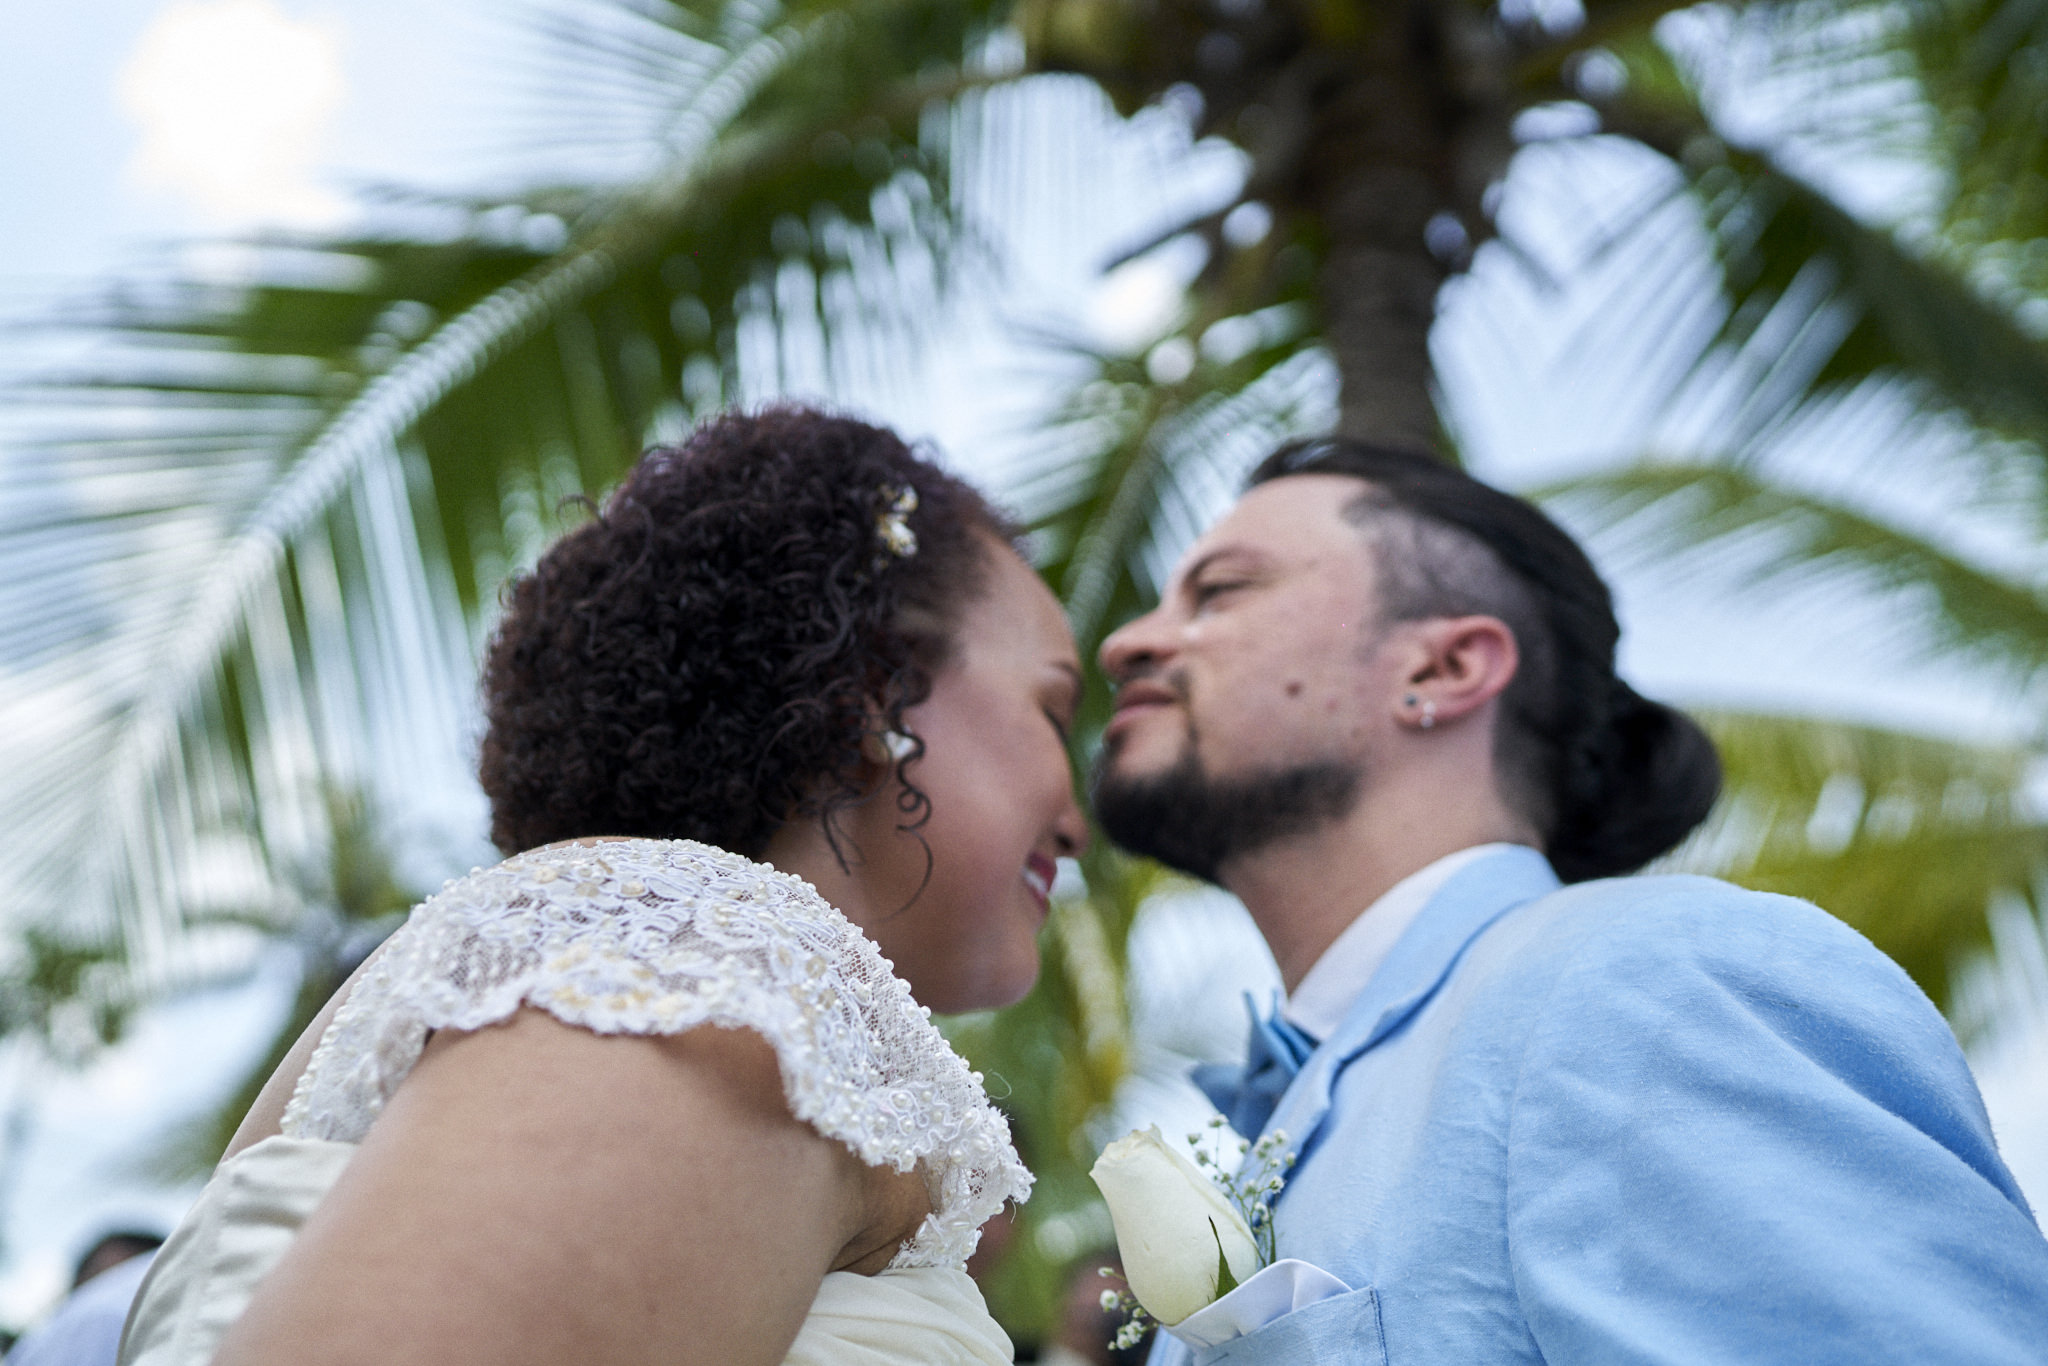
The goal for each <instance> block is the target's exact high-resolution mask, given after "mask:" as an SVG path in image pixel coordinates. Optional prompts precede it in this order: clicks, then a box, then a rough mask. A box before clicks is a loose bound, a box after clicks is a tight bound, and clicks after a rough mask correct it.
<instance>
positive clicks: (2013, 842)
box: [1673, 711, 2048, 1005]
mask: <svg viewBox="0 0 2048 1366" xmlns="http://www.w3.org/2000/svg"><path fill="white" fill-rule="evenodd" d="M1697 715H1698V716H1699V719H1700V720H1701V721H1702V722H1703V723H1704V724H1705V725H1706V727H1707V729H1708V731H1709V733H1710V734H1712V735H1713V737H1714V741H1715V744H1716V746H1717V747H1718V748H1719V749H1720V751H1721V757H1722V762H1723V764H1724V766H1725V768H1726V772H1727V782H1726V793H1725V796H1724V797H1723V799H1722V802H1721V804H1720V806H1719V807H1718V808H1717V809H1716V811H1715V814H1714V815H1713V816H1712V817H1711V818H1710V820H1709V822H1708V824H1707V826H1706V827H1704V828H1703V829H1702V830H1701V832H1700V833H1699V834H1697V835H1696V836H1695V837H1694V838H1693V839H1692V840H1691V841H1689V842H1688V843H1687V844H1686V845H1685V846H1684V847H1683V848H1681V849H1680V850H1679V851H1678V853H1677V854H1676V855H1674V856H1673V860H1674V862H1675V863H1676V864H1677V865H1678V866H1681V867H1690V868H1695V869H1698V870H1700V871H1704V872H1711V873H1714V874H1717V875H1719V876H1722V877H1726V878H1729V879H1730V880H1732V881H1734V882H1738V883H1741V884H1742V885H1744V886H1748V887H1754V888H1756V889H1758V890H1760V891H1769V892H1780V893H1784V894H1786V895H1791V896H1798V897H1803V898H1805V899H1807V900H1809V901H1812V902H1815V903H1816V904H1818V905H1820V906H1821V907H1823V908H1825V909H1826V910H1829V911H1832V912H1833V913H1834V914H1836V915H1838V916H1840V917H1841V918H1842V919H1843V920H1845V921H1847V922H1848V923H1849V924H1850V925H1852V926H1854V927H1855V928H1856V929H1858V930H1860V931H1861V932H1862V933H1863V934H1865V935H1866V936H1868V937H1869V938H1870V940H1871V941H1872V942H1873V943H1875V944H1876V945H1877V946H1878V947H1879V948H1880V949H1883V950H1884V951H1885V953H1887V954H1889V955H1890V956H1891V957H1892V958H1893V959H1894V960H1895V961H1896V962H1897V963H1898V964H1899V965H1900V966H1901V967H1903V968H1905V969H1906V971H1907V972H1908V973H1909V974H1911V975H1912V977H1913V979H1914V980H1915V981H1917V982H1918V983H1919V984H1920V986H1921V988H1922V989H1923V990H1925V991H1926V992H1927V994H1928V995H1929V996H1931V997H1933V998H1934V1000H1935V1001H1936V1002H1937V1003H1940V1004H1943V1005H1946V1004H1947V1003H1948V1002H1949V1001H1950V1000H1951V996H1952V991H1953V986H1954V982H1955V980H1956V978H1957V975H1958V974H1959V973H1961V972H1962V971H1963V970H1965V969H1966V968H1967V967H1968V966H1969V964H1970V963H1971V961H1972V960H1973V958H1974V957H1976V956H1978V955H1981V953H1982V952H1983V951H1984V950H1985V949H1986V948H1988V947H1989V945H1990V928H1989V921H1988V918H1987V917H1988V915H1989V913H1990V912H1991V909H1992V907H1993V905H1994V903H1995V902H1996V901H1997V900H1999V899H2000V898H2008V899H2017V900H2019V901H2022V902H2024V903H2026V904H2029V905H2033V904H2035V901H2036V896H2037V893H2036V890H2035V889H2036V888H2037V887H2038V886H2039V885H2040V882H2041V878H2042V876H2043V874H2044V871H2048V823H2043V821H2042V820H2041V819H2040V817H2039V815H2038V814H2037V813H2035V811H2034V810H2033V809H2032V806H2031V803H2030V802H2029V800H2028V796H2027V791H2026V786H2027V779H2028V775H2029V772H2030V770H2031V769H2032V767H2033V766H2034V765H2036V764H2038V763H2039V761H2040V757H2041V756H2040V754H2039V753H2038V752H2037V751H2034V750H2032V749H2029V748H2025V747H2014V746H2006V747H2000V746H1985V745H1969V744H1959V743H1956V742H1954V741H1949V740H1943V739H1937V738H1934V737H1928V736H1919V735H1909V734H1903V733H1900V732H1897V731H1889V730H1883V729H1880V728H1876V727H1870V726H1856V725H1849V724H1845V723H1842V722H1837V721H1824V720H1819V719H1815V718H1809V717H1793V716H1778V715H1768V714H1759V713H1739V712H1716V711H1705V712H1701V713H1697Z"/></svg>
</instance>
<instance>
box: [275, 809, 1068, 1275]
mask: <svg viewBox="0 0 2048 1366" xmlns="http://www.w3.org/2000/svg"><path fill="white" fill-rule="evenodd" d="M522 1005H528V1006H535V1007H538V1008H540V1009H542V1010H545V1011H547V1012H548V1013H550V1014H551V1015H553V1016H555V1017H556V1018H557V1019H559V1020H562V1021H564V1022H566V1023H568V1024H573V1025H580V1026H582V1027H583V1028H586V1029H591V1030H595V1031H596V1032H598V1033H600V1034H674V1033H680V1032H682V1031H683V1030H686V1029H691V1028H694V1027H695V1026H697V1025H702V1024H715V1025H721V1026H725V1027H728V1028H735V1027H736V1028H744V1029H751V1030H753V1031H754V1032H756V1033H758V1034H760V1035H761V1036H762V1037H763V1038H765V1039H766V1040H767V1041H768V1042H769V1043H770V1044H771V1045H773V1047H774V1049H775V1052H776V1055H777V1057H778V1059H779V1060H780V1063H781V1069H782V1084H783V1090H784V1092H785V1093H786V1094H787V1096H788V1098H789V1105H790V1109H791V1110H792V1111H793V1112H794V1113H795V1114H796V1116H797V1117H798V1118H799V1119H801V1120H803V1121H805V1122H806V1123H808V1124H810V1125H811V1126H812V1127H813V1128H815V1129H816V1130H817V1131H818V1132H819V1133H821V1134H823V1135H825V1136H826V1137H828V1138H834V1139H837V1140H839V1141H840V1142H842V1143H844V1144H845V1145H846V1146H847V1147H848V1148H849V1149H851V1150H852V1151H853V1152H854V1153H856V1154H857V1155H859V1157H860V1159H861V1160H862V1161H863V1162H866V1163H867V1164H868V1165H870V1166H889V1167H893V1168H894V1169H895V1170H897V1171H903V1172H907V1171H910V1170H911V1169H913V1168H914V1167H917V1166H918V1165H919V1164H920V1163H921V1164H923V1169H924V1174H925V1178H926V1181H927V1184H928V1185H929V1186H930V1187H931V1190H932V1193H933V1205H934V1209H933V1211H932V1213H931V1215H930V1216H929V1217H928V1218H927V1219H926V1220H925V1222H924V1224H923V1225H922V1226H921V1227H920V1228H919V1229H918V1231H917V1233H916V1235H915V1236H914V1237H912V1238H911V1239H910V1240H909V1241H908V1242H906V1243H905V1244H904V1245H903V1246H902V1248H901V1249H900V1250H899V1251H898V1252H897V1254H896V1257H895V1259H894V1260H893V1261H892V1262H890V1265H891V1266H892V1267H910V1266H945V1265H957V1264H959V1263H961V1262H963V1261H965V1260H966V1258H967V1254H968V1253H970V1252H972V1251H973V1250H974V1245H975V1242H976V1240H977V1238H978V1237H979V1236H980V1228H981V1225H982V1224H983V1223H984V1222H986V1221H987V1219H988V1218H989V1217H990V1216H991V1215H993V1214H995V1213H996V1211H997V1210H999V1209H1001V1208H1002V1204H1003V1202H1004V1201H1005V1200H1006V1199H1011V1198H1015V1199H1019V1200H1021V1199H1023V1198H1024V1197H1025V1195H1026V1194H1027V1193H1028V1192H1029V1190H1030V1188H1031V1174H1030V1173H1029V1172H1027V1171H1026V1170H1025V1169H1024V1167H1023V1164H1022V1163H1020V1162H1019V1161H1018V1160H1017V1154H1016V1150H1015V1149H1014V1148H1012V1147H1011V1145H1010V1136H1009V1128H1008V1126H1007V1125H1006V1124H1005V1123H1004V1121H1003V1117H1002V1115H1001V1114H999V1113H998V1112H997V1111H996V1109H995V1107H994V1106H992V1105H990V1104H989V1101H988V1096H987V1094H986V1093H985V1092H984V1091H983V1090H982V1086H981V1074H980V1073H978V1072H970V1071H969V1070H968V1068H967V1064H966V1062H965V1061H964V1060H962V1059H961V1057H960V1055H959V1054H957V1053H955V1052H954V1051H953V1050H952V1048H951V1046H949V1045H948V1044H947V1043H946V1041H945V1039H944V1038H943V1037H942V1036H941V1035H940V1034H939V1032H938V1030H937V1029H935V1028H934V1027H933V1026H932V1023H931V1018H930V1017H931V1012H930V1011H929V1010H927V1009H925V1008H924V1007H922V1006H920V1005H918V1004H917V1003H916V1002H915V1001H913V1000H912V999H911V996H910V988H909V986H908V985H907V984H906V983H904V982H903V981H902V980H901V979H900V978H898V977H897V976H896V975H895V974H894V973H893V972H892V971H891V966H890V963H889V961H888V960H887V959H885V958H883V957H882V955H881V953H880V952H879V951H878V950H877V949H876V948H875V946H874V944H873V943H872V942H870V941H869V940H868V939H867V937H866V936H864V935H863V934H861V932H860V931H859V930H858V929H857V928H855V927H854V926H853V925H852V924H851V923H850V922H849V921H847V919H846V918H845V917H844V916H842V915H841V914H840V913H839V912H838V911H837V910H835V909H834V908H833V907H832V906H831V905H830V904H829V903H827V902H826V901H825V899H824V898H823V897H821V896H819V895H818V894H817V892H816V891H815V890H813V889H812V887H811V886H810V884H809V883H807V882H804V881H803V880H802V879H800V878H795V877H791V876H788V875H787V874H784V873H779V872H777V871H776V870H774V869H773V868H770V867H767V866H766V865H764V864H759V863H754V862H752V861H750V860H748V859H744V858H741V857H739V856H738V855H736V854H729V853H726V852H725V851H723V850H721V849H715V848H712V847H711V846H709V845H704V844H698V843H695V842H693V841H689V840H672V841H662V840H620V841H614V842H608V843H604V844H599V845H585V846H562V847H557V848H550V849H540V850H534V851H531V852H529V853H525V854H521V855H518V856H517V857H514V858H511V859H507V860H506V861H505V862H504V863H501V864H499V865H497V866H496V867H494V868H487V869H478V870H476V871H474V872H472V873H471V874H470V875H469V876H468V877H465V878H459V879H457V880H455V881H453V882H450V883H449V884H448V885H447V886H446V887H444V888H443V889H442V890H441V892H440V893H439V894H438V895H436V896H434V897H432V898H430V899H429V900H427V901H425V902H423V903H421V905H420V906H419V907H417V908H416V909H415V910H414V911H413V913H412V917H411V919H409V920H408V921H407V922H406V924H405V925H404V927H403V928H401V929H400V930H399V931H398V932H397V933H396V934H394V935H393V936H392V937H391V939H390V941H389V942H388V943H387V944H386V945H385V947H384V949H383V950H382V952H380V953H379V955H378V956H377V960H376V961H375V962H374V963H373V964H372V965H371V967H370V970H369V971H368V972H367V973H365V974H364V975H363V976H362V977H361V978H360V979H358V981H357V983H356V985H355V988H354V990H352V991H351V992H350V993H349V998H348V1000H347V1001H345V1002H344V1003H343V1004H342V1007H341V1009H340V1010H339V1011H337V1012H336V1013H335V1017H334V1021H333V1023H332V1024H331V1025H330V1026H329V1027H328V1029H327V1032H326V1034H325V1035H324V1036H323V1037H322V1039H321V1041H320V1045H319V1047H318V1048H317V1049H316V1050H315V1051H314V1054H313V1058H312V1061H311V1062H310V1063H309V1064H308V1065H307V1067H306V1071H305V1073H304V1075H302V1076H301V1077H300V1078H299V1081H298V1085H297V1087H296V1088H295V1089H294V1091H293V1093H292V1099H291V1104H290V1105H289V1106H288V1107H287V1109H286V1110H285V1116H284V1124H283V1130H284V1132H285V1133H286V1134H289V1135H292V1136H295V1137H304V1138H325V1139H334V1140H339V1141H342V1142H349V1143H355V1142H360V1141H361V1140H362V1137H363V1135H364V1134H365V1133H367V1132H368V1131H369V1128H370V1125H371V1124H372V1123H373V1122H374V1121H375V1120H376V1118H377V1115H378V1114H379V1113H380V1112H381V1111H382V1110H383V1108H384V1105H385V1103H386V1102H387V1101H388V1100H389V1099H390V1098H391V1095H392V1093H393V1092H394V1091H395V1090H397V1088H398V1084H399V1083H400V1082H401V1081H403V1080H404V1079H405V1076H406V1074H407V1073H408V1072H410V1071H411V1070H412V1067H413V1064H414V1063H416V1062H417V1061H418V1060H419V1056H420V1050H421V1049H422V1048H423V1047H424V1046H425V1044H426V1038H427V1034H428V1032H429V1031H430V1030H435V1029H479V1028H482V1027H483V1026H485V1025H488V1024H492V1023H494V1022H497V1021H500V1020H504V1019H506V1018H508V1017H510V1016H511V1015H512V1014H513V1013H514V1012H515V1011H517V1010H518V1009H519V1008H520V1007H521V1006H522Z"/></svg>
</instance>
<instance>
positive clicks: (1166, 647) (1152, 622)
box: [1096, 607, 1173, 683]
mask: <svg viewBox="0 0 2048 1366" xmlns="http://www.w3.org/2000/svg"><path fill="white" fill-rule="evenodd" d="M1166 628H1167V623H1166V621H1165V619H1164V618H1163V616H1162V615H1161V609H1159V608H1157V607H1155V608H1153V609H1152V610H1151V611H1149V612H1147V613H1145V614H1144V615H1143V616H1140V617H1133V618H1131V619H1130V620H1129V621H1127V622H1125V623H1124V624H1123V625H1121V626H1119V627H1117V628H1116V629H1115V630H1114V631H1111V632H1110V633H1109V635H1108V636H1107V637H1106V638H1105V639H1104V640H1103V642H1102V649H1101V650H1100V651H1098V652H1097V654H1096V658H1097V659H1099V660H1100V661H1101V663H1102V671H1103V672H1104V673H1106V674H1108V675H1109V677H1110V679H1111V680H1112V681H1113V682H1116V683H1126V682H1129V681H1130V680H1131V679H1132V678H1133V677H1135V676H1136V675H1138V674H1141V673H1144V672H1146V671H1147V670H1150V669H1155V668H1157V667H1159V665H1160V664H1161V663H1163V662H1164V661H1165V659H1166V657H1167V656H1168V655H1170V654H1171V653H1172V652H1173V644H1172V640H1171V638H1170V635H1169V632H1168V631H1167V629H1166Z"/></svg>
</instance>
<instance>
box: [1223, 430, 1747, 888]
mask: <svg viewBox="0 0 2048 1366" xmlns="http://www.w3.org/2000/svg"><path fill="white" fill-rule="evenodd" d="M1297 474H1338V475H1346V476H1349V477H1351V478H1355V479H1358V480H1360V481H1361V482H1362V483H1363V485H1364V487H1363V488H1361V489H1360V490H1359V493H1358V496H1357V497H1356V498H1355V499H1353V500H1352V501H1351V502H1350V503H1349V504H1347V505H1346V507H1345V508H1344V515H1345V517H1346V518H1347V519H1348V520H1350V521H1352V522H1354V523H1356V524H1357V525H1358V526H1359V527H1360V528H1361V529H1362V530H1364V531H1365V533H1366V534H1367V536H1368V537H1369V538H1370V540H1371V543H1372V547H1373V552H1374V560H1375V568H1376V569H1377V570H1378V576H1379V583H1378V587H1379V592H1380V613H1381V618H1382V620H1385V621H1415V620H1420V619H1424V618H1428V617H1447V616H1468V615H1474V614H1480V615H1486V616H1492V617H1497V618H1499V619H1500V620H1501V621H1503V622H1504V623H1506V625H1507V627H1508V629H1509V630H1511V631H1512V632H1514V636H1515V645H1516V647H1517V649H1518V651H1519V653H1520V655H1521V664H1520V666H1519V668H1518V669H1517V671H1516V673H1515V677H1514V679H1513V681H1512V682H1510V683H1509V684H1508V687H1507V689H1506V691H1505V692H1503V693H1502V695H1501V704H1502V705H1501V718H1500V723H1499V727H1500V728H1499V731H1498V733H1497V734H1496V735H1495V737H1494V768H1495V772H1496V774H1497V776H1498V779H1499V781H1500V784H1501V788H1502V792H1503V795H1504V796H1505V797H1506V799H1507V800H1508V802H1509V803H1510V804H1511V805H1513V806H1514V807H1516V808H1517V809H1518V810H1519V811H1520V812H1521V813H1522V814H1523V815H1525V816H1527V817H1528V818H1529V819H1530V820H1531V821H1532V822H1533V823H1534V824H1535V826H1536V828H1537V830H1538V831H1539V832H1540V833H1541V834H1542V836H1543V839H1544V852H1545V854H1547V855H1548V856H1549V858H1550V862H1551V864H1552V866H1553V867H1555V868H1556V869H1557V873H1558V876H1559V877H1562V878H1563V879H1564V880H1565V881H1567V882H1579V881H1583V880H1585V879H1587V878H1595V877H1610V876H1613V875H1615V874H1619V873H1627V872H1633V871H1634V870H1635V869H1637V868H1640V867H1642V866H1643V865H1644V864H1645V863H1648V862H1649V861H1650V860H1651V859H1653V858H1655V857H1657V856H1658V855H1659V854H1662V853H1664V852H1666V851H1667V850H1669V849H1671V848H1672V847H1674V846H1675V845H1676V844H1677V843H1678V842H1679V841H1680V840H1682V839H1684V838H1685V836H1686V835H1687V834H1688V833H1689V832H1690V831H1691V830H1692V829H1693V828H1694V827H1695V826H1697V825H1698V824H1699V823H1700V822H1701V821H1702V820H1703V819H1705V817H1706V814H1707V811H1708V809H1709V808H1710V807H1712V806H1713V804H1714V799H1715V797H1716V796H1717V795H1718V794H1719V792H1720V789H1721V763H1720V759H1719V757H1718V756H1717V755H1716V754H1715V752H1714V745H1713V742H1712V741H1711V740H1709V739H1708V738H1707V736H1706V733H1705V732H1704V731H1702V730H1701V729H1700V728H1699V726H1698V725H1697V724H1695V723H1694V722H1693V721H1692V720H1691V718H1689V717H1687V716H1685V715H1684V714H1683V713H1681V712H1678V711H1675V710H1673V709H1672V708H1670V707H1666V706H1663V705H1661V704H1659V703H1656V702H1652V701H1650V700H1648V699H1647V698H1644V697H1642V696H1640V695H1639V694H1638V693H1637V692H1636V691H1635V690H1634V689H1633V688H1631V687H1629V686H1628V684H1626V683H1624V682H1622V681H1621V679H1620V678H1618V677H1617V676H1616V675H1615V672H1614V647H1615V642H1616V641H1617V640H1618V639H1619V637H1620V634H1621V628H1620V626H1619V625H1618V624H1617V623H1616V621H1615V619H1614V602H1613V599H1612V597H1611V596H1610V595H1609V594H1608V591H1607V585H1606V584H1605V583H1603V582H1602V581H1601V579H1600V575H1599V573H1598V572H1597V571H1595V570H1594V568H1593V565H1592V562H1591V561H1590V560H1588V559H1587V558H1586V554H1585V552H1584V551H1583V550H1581V549H1580V548H1579V546H1578V544H1577V543H1576V542H1575V541H1573V540H1572V538H1571V537H1570V536H1568V535H1566V534H1565V533H1564V531H1562V530H1561V529H1559V527H1558V526H1557V524H1556V523H1555V522H1553V521H1551V520H1550V519H1549V518H1548V517H1546V516H1544V515H1543V513H1542V512H1540V511H1539V510H1537V508H1536V507H1535V506H1534V505H1532V504H1530V503H1527V502H1524V501H1523V500H1522V499H1520V498H1516V497H1513V496H1511V495H1509V494H1506V493H1502V492H1501V491H1500V490H1499V489H1496V488H1493V487H1492V486H1490V485H1487V484H1483V483H1481V482H1480V481H1479V480H1477V479H1474V478H1473V477H1472V476H1471V475H1469V474H1466V473H1465V472H1464V471H1463V470H1460V469H1457V468H1456V467H1454V466H1452V465H1449V464H1446V463H1444V462H1443V461H1441V460H1438V459H1436V458H1434V457H1432V456H1427V455H1420V454H1416V453H1413V452H1409V451H1401V450H1392V449H1388V448H1385V447H1380V446H1374V445H1370V444H1368V443H1365V442H1361V441H1353V440H1348V439H1345V438H1341V437H1331V438H1323V439H1319V440H1313V441H1297V442H1293V443H1290V444H1289V445H1286V446H1283V447H1281V448H1280V449H1279V450H1277V451H1275V452H1274V453H1273V454H1272V455H1270V456H1268V457H1267V458H1266V459H1265V460H1264V461H1263V462H1262V463H1261V464H1260V465H1259V467H1258V468H1257V469H1256V470H1254V471H1253V472H1252V475H1251V478H1250V480H1249V481H1248V485H1247V486H1248V487H1255V486H1257V485H1259V484H1263V483H1266V482H1268V481H1270V480H1273V479H1281V478H1285V477H1287V476H1289V475H1297Z"/></svg>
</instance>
